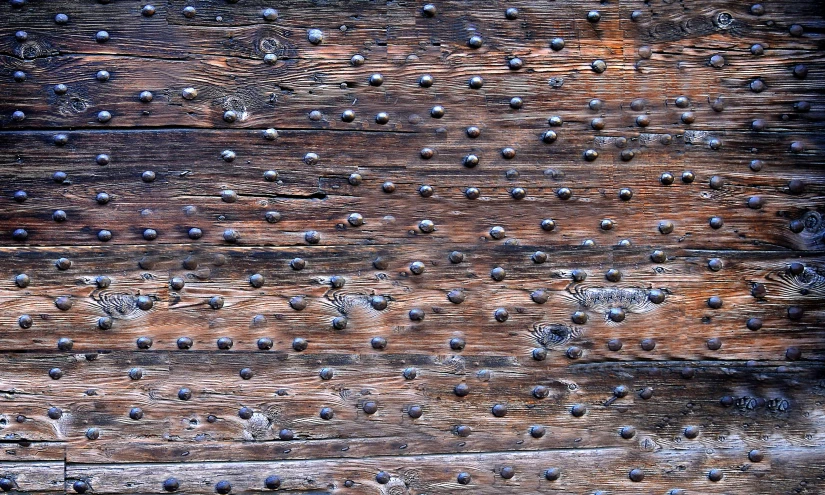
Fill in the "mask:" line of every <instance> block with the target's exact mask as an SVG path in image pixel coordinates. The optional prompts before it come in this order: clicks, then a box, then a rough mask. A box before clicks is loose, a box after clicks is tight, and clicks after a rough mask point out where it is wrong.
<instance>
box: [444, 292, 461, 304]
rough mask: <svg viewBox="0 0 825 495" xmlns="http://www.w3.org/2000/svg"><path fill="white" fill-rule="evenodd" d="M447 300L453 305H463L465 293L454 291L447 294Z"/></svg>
mask: <svg viewBox="0 0 825 495" xmlns="http://www.w3.org/2000/svg"><path fill="white" fill-rule="evenodd" d="M447 299H448V300H449V301H450V302H451V303H453V304H461V303H463V302H464V299H465V295H464V291H463V290H461V289H453V290H451V291H450V292H448V293H447Z"/></svg>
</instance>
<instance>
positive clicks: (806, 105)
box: [793, 101, 811, 112]
mask: <svg viewBox="0 0 825 495" xmlns="http://www.w3.org/2000/svg"><path fill="white" fill-rule="evenodd" d="M793 109H794V110H796V111H797V112H810V111H811V103H810V102H807V101H797V102H795V103H794V104H793Z"/></svg>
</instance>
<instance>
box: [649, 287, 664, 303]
mask: <svg viewBox="0 0 825 495" xmlns="http://www.w3.org/2000/svg"><path fill="white" fill-rule="evenodd" d="M647 298H648V300H649V301H650V302H652V303H653V304H662V303H663V302H664V301H665V292H664V291H663V290H660V289H651V290H650V291H649V292H648V293H647Z"/></svg>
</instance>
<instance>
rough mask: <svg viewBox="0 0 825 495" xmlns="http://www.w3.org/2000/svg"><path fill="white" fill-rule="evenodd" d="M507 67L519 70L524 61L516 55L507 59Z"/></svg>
mask: <svg viewBox="0 0 825 495" xmlns="http://www.w3.org/2000/svg"><path fill="white" fill-rule="evenodd" d="M507 67H509V68H510V70H519V69H521V68H522V67H524V61H523V60H521V59H520V58H518V57H513V58H511V59H510V60H508V61H507Z"/></svg>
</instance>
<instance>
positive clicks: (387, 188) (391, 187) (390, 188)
mask: <svg viewBox="0 0 825 495" xmlns="http://www.w3.org/2000/svg"><path fill="white" fill-rule="evenodd" d="M381 190H382V191H384V192H385V193H387V194H391V193H393V192H395V184H394V183H392V182H391V181H387V182H384V183H383V184H381Z"/></svg>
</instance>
